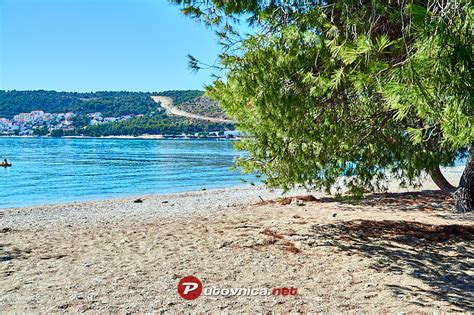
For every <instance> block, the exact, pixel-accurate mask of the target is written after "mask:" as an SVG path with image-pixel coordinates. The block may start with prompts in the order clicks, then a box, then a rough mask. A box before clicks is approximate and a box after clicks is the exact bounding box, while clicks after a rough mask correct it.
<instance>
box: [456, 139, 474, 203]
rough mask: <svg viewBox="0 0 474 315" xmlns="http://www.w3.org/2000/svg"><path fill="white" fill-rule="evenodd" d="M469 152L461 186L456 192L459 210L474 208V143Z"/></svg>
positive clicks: (460, 182)
mask: <svg viewBox="0 0 474 315" xmlns="http://www.w3.org/2000/svg"><path fill="white" fill-rule="evenodd" d="M468 153H469V156H468V158H467V163H466V168H465V169H464V172H463V173H462V176H461V180H460V181H459V187H458V189H457V190H456V192H455V193H454V201H455V207H456V211H457V212H468V211H473V210H474V143H472V144H471V145H470V146H469V148H468Z"/></svg>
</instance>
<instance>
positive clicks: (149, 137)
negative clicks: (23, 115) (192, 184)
mask: <svg viewBox="0 0 474 315" xmlns="http://www.w3.org/2000/svg"><path fill="white" fill-rule="evenodd" d="M1 138H7V139H9V138H15V139H16V138H19V139H114V140H120V139H124V140H134V139H136V140H229V141H239V140H241V138H240V137H232V138H231V137H224V136H222V137H195V136H193V135H185V136H181V135H180V136H169V135H140V136H132V135H123V136H101V137H92V136H62V137H50V136H4V135H0V139H1Z"/></svg>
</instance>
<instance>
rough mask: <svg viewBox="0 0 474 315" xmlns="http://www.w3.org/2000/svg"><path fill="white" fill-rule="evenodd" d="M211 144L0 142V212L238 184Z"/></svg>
mask: <svg viewBox="0 0 474 315" xmlns="http://www.w3.org/2000/svg"><path fill="white" fill-rule="evenodd" d="M238 154H240V153H238V152H236V151H234V150H233V145H232V142H230V141H216V140H138V139H137V140H135V139H132V140H123V139H53V138H0V158H1V160H3V158H8V160H9V161H10V162H11V163H12V164H13V166H12V167H10V168H3V167H0V177H1V190H0V208H6V207H21V206H28V205H38V204H50V203H60V202H70V201H84V200H97V199H105V198H114V197H123V196H135V195H142V194H163V193H174V192H182V191H190V190H199V189H203V188H218V187H230V186H235V185H239V184H243V182H242V179H243V178H244V177H243V176H242V175H241V174H240V173H239V172H236V171H231V170H230V169H229V168H230V167H231V166H232V165H233V160H234V158H235V157H237V155H238Z"/></svg>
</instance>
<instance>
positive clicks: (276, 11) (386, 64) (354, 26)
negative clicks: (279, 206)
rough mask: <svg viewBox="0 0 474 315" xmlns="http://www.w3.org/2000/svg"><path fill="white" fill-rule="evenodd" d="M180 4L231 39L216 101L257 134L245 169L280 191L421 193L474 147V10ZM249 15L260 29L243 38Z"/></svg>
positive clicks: (373, 4)
mask: <svg viewBox="0 0 474 315" xmlns="http://www.w3.org/2000/svg"><path fill="white" fill-rule="evenodd" d="M177 2H178V4H180V5H181V6H182V8H183V9H184V11H185V13H188V14H190V15H191V16H194V17H197V18H200V19H202V20H203V21H204V22H206V23H208V24H212V25H213V26H214V27H217V28H218V29H219V30H218V31H217V32H218V35H219V37H220V38H221V41H222V45H223V53H222V54H221V55H220V63H221V65H222V67H223V68H224V69H225V73H224V74H225V75H224V76H223V77H222V78H219V79H217V80H216V81H215V82H214V83H213V84H212V85H211V86H209V87H208V88H207V95H209V96H210V97H211V98H214V99H215V100H217V101H218V102H219V103H220V105H221V106H223V107H224V109H225V110H226V112H227V114H228V115H229V116H230V117H232V118H234V119H236V120H237V121H238V123H239V124H238V125H239V128H240V129H241V130H242V131H243V132H245V133H247V134H249V135H250V137H248V138H247V139H246V140H245V141H242V142H241V143H238V144H237V145H238V147H239V148H240V149H243V150H247V151H248V152H249V155H250V157H249V158H247V159H243V160H240V161H239V165H240V166H242V167H243V168H244V169H245V170H246V171H248V172H257V173H260V174H264V175H266V176H265V177H266V181H267V184H268V185H270V186H280V187H283V188H290V187H293V186H294V185H302V186H306V187H308V188H322V189H326V190H330V189H331V188H336V192H337V191H338V189H339V187H340V185H341V184H345V186H347V187H349V188H350V189H351V190H352V192H353V193H354V194H357V195H360V194H361V193H363V192H364V191H366V190H383V189H384V188H385V183H386V180H387V179H388V178H389V177H390V178H397V179H398V180H399V181H400V183H401V184H402V185H416V184H417V183H418V180H419V178H420V176H421V175H422V174H423V172H425V171H430V170H431V169H433V167H435V166H437V165H450V164H451V163H453V161H454V160H455V159H456V157H457V156H459V155H461V154H462V152H464V150H465V148H466V147H467V145H469V144H470V143H472V142H473V141H474V125H473V114H474V113H473V112H474V106H473V102H472V100H471V95H470V94H471V93H472V78H471V71H472V69H473V67H472V46H471V45H472V43H471V30H472V9H471V6H470V2H469V1H467V0H461V1H456V2H439V3H434V4H431V5H430V6H425V5H422V4H415V3H413V2H411V1H407V2H406V4H405V3H402V4H400V3H399V2H394V3H390V2H387V1H381V0H371V1H368V2H364V3H363V4H362V3H361V2H359V1H355V0H354V1H352V0H341V1H328V2H326V3H325V5H321V3H320V2H317V1H309V2H299V1H285V2H281V3H278V2H263V1H246V2H245V5H244V4H243V3H240V4H236V2H226V1H219V0H214V1H209V2H201V1H177ZM435 2H436V1H435ZM189 8H194V9H193V10H191V9H189ZM242 16H245V18H249V16H250V20H251V21H252V22H255V23H257V24H258V28H257V29H256V32H255V34H253V35H250V36H247V37H245V38H238V39H235V38H234V36H235V34H236V32H235V31H234V30H233V26H232V25H236V23H235V19H238V18H239V17H242ZM216 17H218V18H216ZM231 20H234V22H232V21H231ZM213 21H215V22H213ZM229 29H230V30H231V31H227V30H229ZM195 65H198V62H196V61H195Z"/></svg>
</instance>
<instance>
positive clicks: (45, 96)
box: [0, 90, 203, 118]
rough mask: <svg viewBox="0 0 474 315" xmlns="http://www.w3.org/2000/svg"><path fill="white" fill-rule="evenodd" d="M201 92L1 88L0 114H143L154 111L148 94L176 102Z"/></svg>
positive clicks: (189, 99) (188, 98)
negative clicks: (42, 112) (20, 89)
mask: <svg viewBox="0 0 474 315" xmlns="http://www.w3.org/2000/svg"><path fill="white" fill-rule="evenodd" d="M202 93H203V92H202V91H197V90H186V91H164V92H160V93H143V92H91V93H77V92H56V91H43V90H39V91H15V90H13V91H2V90H0V117H6V118H12V117H13V116H14V115H16V114H18V113H21V112H30V111H32V110H43V111H45V112H50V113H64V112H75V113H80V114H87V113H94V112H101V113H102V114H103V115H104V116H111V117H117V116H121V115H128V114H144V113H148V112H151V111H154V110H156V108H157V104H156V103H155V102H154V101H153V100H152V99H151V98H150V96H151V95H161V96H169V97H171V98H172V99H173V101H174V102H175V104H180V103H184V102H189V101H191V100H193V99H195V98H196V97H199V96H201V95H202Z"/></svg>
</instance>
